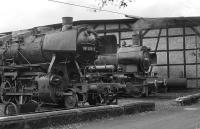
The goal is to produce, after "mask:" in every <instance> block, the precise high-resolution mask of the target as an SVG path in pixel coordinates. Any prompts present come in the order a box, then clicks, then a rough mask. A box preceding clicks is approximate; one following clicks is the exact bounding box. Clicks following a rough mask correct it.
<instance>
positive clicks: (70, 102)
mask: <svg viewBox="0 0 200 129" xmlns="http://www.w3.org/2000/svg"><path fill="white" fill-rule="evenodd" d="M64 104H65V108H67V109H72V108H75V107H77V106H78V96H77V94H76V93H73V92H72V95H66V96H65V97H64Z"/></svg>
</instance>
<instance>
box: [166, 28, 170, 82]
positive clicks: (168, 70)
mask: <svg viewBox="0 0 200 129" xmlns="http://www.w3.org/2000/svg"><path fill="white" fill-rule="evenodd" d="M168 36H169V30H168V26H166V43H167V44H166V45H167V77H168V78H170V69H169V37H168Z"/></svg>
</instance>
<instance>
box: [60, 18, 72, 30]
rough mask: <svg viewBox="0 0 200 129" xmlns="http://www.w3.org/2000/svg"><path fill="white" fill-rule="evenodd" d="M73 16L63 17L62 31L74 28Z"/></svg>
mask: <svg viewBox="0 0 200 129" xmlns="http://www.w3.org/2000/svg"><path fill="white" fill-rule="evenodd" d="M72 24H73V17H62V25H63V26H62V31H65V30H68V29H71V28H72Z"/></svg>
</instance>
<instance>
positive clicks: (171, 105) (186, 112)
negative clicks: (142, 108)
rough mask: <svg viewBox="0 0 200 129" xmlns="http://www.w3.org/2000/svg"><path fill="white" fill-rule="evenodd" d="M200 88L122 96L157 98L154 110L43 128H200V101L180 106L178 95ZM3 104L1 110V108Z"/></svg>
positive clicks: (125, 101)
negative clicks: (140, 95) (147, 94)
mask: <svg viewBox="0 0 200 129" xmlns="http://www.w3.org/2000/svg"><path fill="white" fill-rule="evenodd" d="M197 92H199V91H185V92H178V93H177V92H176V93H167V94H157V95H154V96H150V97H147V98H137V99H136V98H121V99H120V100H119V104H124V103H132V102H138V101H146V102H155V105H156V107H155V111H151V112H144V113H138V114H134V115H124V116H119V117H113V118H105V119H101V120H93V121H86V122H82V123H76V124H68V125H60V126H56V127H51V126H49V127H46V128H44V129H122V128H123V129H175V128H176V129H183V128H184V129H198V128H200V115H199V114H200V104H199V103H197V104H195V105H192V106H180V105H177V104H176V102H175V101H174V99H175V98H177V97H180V96H184V95H188V94H194V93H197ZM2 107H3V106H0V112H2Z"/></svg>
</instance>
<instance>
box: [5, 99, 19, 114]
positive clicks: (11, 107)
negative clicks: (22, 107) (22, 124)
mask: <svg viewBox="0 0 200 129" xmlns="http://www.w3.org/2000/svg"><path fill="white" fill-rule="evenodd" d="M18 113H19V109H18V107H17V105H16V104H14V103H13V102H9V103H7V104H6V106H5V107H4V115H8V116H11V115H17V114H18Z"/></svg>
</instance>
